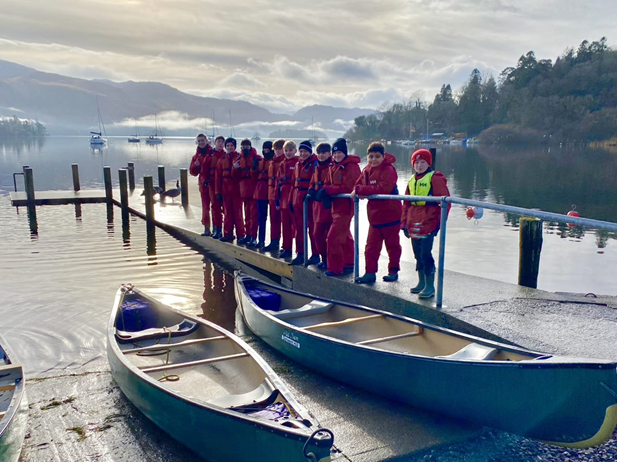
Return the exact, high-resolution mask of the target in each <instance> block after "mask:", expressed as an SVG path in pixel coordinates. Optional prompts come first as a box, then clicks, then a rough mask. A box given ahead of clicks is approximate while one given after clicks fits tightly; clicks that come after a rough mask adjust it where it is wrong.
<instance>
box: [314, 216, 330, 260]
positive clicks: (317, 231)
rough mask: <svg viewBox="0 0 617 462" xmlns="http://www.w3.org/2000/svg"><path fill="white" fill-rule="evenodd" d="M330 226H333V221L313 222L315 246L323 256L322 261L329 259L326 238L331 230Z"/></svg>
mask: <svg viewBox="0 0 617 462" xmlns="http://www.w3.org/2000/svg"><path fill="white" fill-rule="evenodd" d="M330 226H332V222H331V221H328V222H325V223H314V224H313V237H314V239H315V246H316V248H317V252H318V253H319V255H320V256H321V261H323V262H326V261H327V255H328V244H327V242H326V239H327V237H328V231H330Z"/></svg>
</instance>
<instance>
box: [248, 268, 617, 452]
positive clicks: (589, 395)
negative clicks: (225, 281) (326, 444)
mask: <svg viewBox="0 0 617 462" xmlns="http://www.w3.org/2000/svg"><path fill="white" fill-rule="evenodd" d="M236 297H237V299H238V303H239V306H240V309H241V312H242V315H243V317H244V320H245V322H246V324H247V325H248V327H249V328H250V329H251V331H253V332H254V333H255V334H256V335H258V336H259V337H261V338H262V339H263V340H264V341H265V342H266V343H268V344H269V345H271V346H272V347H273V348H275V349H277V350H278V351H280V352H281V353H283V354H285V355H287V356H289V357H290V358H292V359H294V360H296V361H298V362H300V363H302V364H304V365H306V366H308V367H310V368H312V369H314V370H316V371H318V372H320V373H323V374H325V375H328V376H331V377H333V378H335V379H338V380H340V381H344V382H347V383H349V384H351V385H353V386H358V387H361V388H364V389H366V390H368V391H370V392H374V393H377V394H381V395H383V396H386V397H388V398H392V399H396V400H399V401H402V402H406V403H409V404H411V405H414V406H418V407H423V408H426V409H429V410H432V411H435V412H438V413H443V414H447V415H451V416H453V417H455V418H460V419H465V420H468V421H471V422H475V423H478V424H481V425H487V426H490V427H494V428H498V429H501V430H505V431H508V432H512V433H516V434H519V435H523V436H527V437H530V438H534V439H538V440H542V441H544V442H547V443H550V444H557V445H561V446H569V447H578V448H583V447H589V446H595V445H598V444H600V443H602V442H603V441H605V440H606V439H608V438H609V437H610V436H611V435H612V433H613V430H614V429H615V426H616V425H617V363H616V362H615V361H606V360H594V359H582V358H570V357H562V356H553V355H548V354H544V353H539V352H535V351H530V350H526V349H523V348H518V347H514V346H510V345H505V344H502V343H498V342H493V341H489V340H486V339H482V338H479V337H475V336H472V335H467V334H463V333H460V332H456V331H453V330H450V329H446V328H442V327H439V326H435V325H430V324H427V323H423V322H421V321H418V320H414V319H411V318H407V317H404V316H398V315H394V314H391V313H388V312H385V311H381V310H376V309H372V308H367V307H364V306H359V305H353V304H349V303H344V302H339V301H332V300H327V299H323V298H319V297H314V296H312V295H308V294H303V293H300V292H297V291H293V290H291V289H285V288H281V287H278V286H275V285H272V284H267V283H263V282H260V281H258V280H256V279H254V278H251V277H249V276H244V275H241V274H237V275H236Z"/></svg>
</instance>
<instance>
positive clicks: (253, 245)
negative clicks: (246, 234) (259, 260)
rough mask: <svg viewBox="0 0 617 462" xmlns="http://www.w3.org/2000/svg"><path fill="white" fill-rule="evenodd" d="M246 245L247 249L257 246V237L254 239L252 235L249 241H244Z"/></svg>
mask: <svg viewBox="0 0 617 462" xmlns="http://www.w3.org/2000/svg"><path fill="white" fill-rule="evenodd" d="M246 246H247V247H248V248H249V249H255V248H257V239H255V238H254V237H253V238H251V240H250V241H248V242H247V243H246Z"/></svg>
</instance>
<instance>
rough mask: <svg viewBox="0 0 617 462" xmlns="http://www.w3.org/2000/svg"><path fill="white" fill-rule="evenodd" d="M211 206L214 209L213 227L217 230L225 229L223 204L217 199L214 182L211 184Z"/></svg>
mask: <svg viewBox="0 0 617 462" xmlns="http://www.w3.org/2000/svg"><path fill="white" fill-rule="evenodd" d="M209 194H210V204H211V209H212V226H216V227H217V228H221V229H222V228H223V202H221V201H220V200H218V199H217V198H216V192H215V191H214V181H211V182H210V186H209ZM201 200H202V202H203V196H202V197H201Z"/></svg>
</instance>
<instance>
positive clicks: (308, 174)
mask: <svg viewBox="0 0 617 462" xmlns="http://www.w3.org/2000/svg"><path fill="white" fill-rule="evenodd" d="M315 164H317V156H316V155H315V154H311V155H310V156H308V159H306V160H305V161H302V160H301V161H299V162H298V165H296V170H295V172H294V177H293V178H294V180H293V185H294V186H293V189H292V190H291V191H290V197H289V200H290V201H291V203H292V204H293V206H294V209H296V208H297V209H298V210H302V207H303V205H304V198H305V197H306V195H307V194H308V190H309V185H310V183H311V178H312V177H313V172H314V171H315ZM310 210H311V209H310V208H309V211H310Z"/></svg>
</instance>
